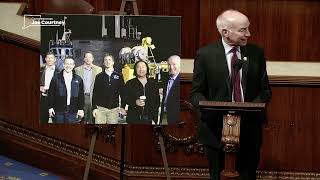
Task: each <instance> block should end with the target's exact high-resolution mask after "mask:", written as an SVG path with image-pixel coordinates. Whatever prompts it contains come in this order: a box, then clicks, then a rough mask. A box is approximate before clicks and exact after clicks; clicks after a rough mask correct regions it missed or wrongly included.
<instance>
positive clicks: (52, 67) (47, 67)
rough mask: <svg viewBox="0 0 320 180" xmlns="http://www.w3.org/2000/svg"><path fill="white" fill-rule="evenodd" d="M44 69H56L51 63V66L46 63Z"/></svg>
mask: <svg viewBox="0 0 320 180" xmlns="http://www.w3.org/2000/svg"><path fill="white" fill-rule="evenodd" d="M46 69H50V70H55V69H56V66H55V65H52V66H50V67H49V66H47V65H46Z"/></svg>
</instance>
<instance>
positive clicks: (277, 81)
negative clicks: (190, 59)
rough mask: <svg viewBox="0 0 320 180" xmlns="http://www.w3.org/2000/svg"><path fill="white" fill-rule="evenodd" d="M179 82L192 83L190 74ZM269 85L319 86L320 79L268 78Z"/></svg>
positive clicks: (302, 77) (304, 77) (183, 74)
mask: <svg viewBox="0 0 320 180" xmlns="http://www.w3.org/2000/svg"><path fill="white" fill-rule="evenodd" d="M180 81H181V82H192V73H182V74H181V79H180ZM269 81H270V84H271V85H298V86H319V85H320V77H308V76H270V75H269Z"/></svg>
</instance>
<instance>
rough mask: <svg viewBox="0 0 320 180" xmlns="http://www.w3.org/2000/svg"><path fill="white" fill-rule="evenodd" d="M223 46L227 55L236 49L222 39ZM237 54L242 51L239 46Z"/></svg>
mask: <svg viewBox="0 0 320 180" xmlns="http://www.w3.org/2000/svg"><path fill="white" fill-rule="evenodd" d="M222 45H223V47H224V53H225V54H226V55H227V54H229V53H230V51H231V49H232V48H233V47H234V46H230V45H229V44H227V43H226V42H225V41H224V40H223V38H222ZM237 52H240V49H239V46H238V47H237Z"/></svg>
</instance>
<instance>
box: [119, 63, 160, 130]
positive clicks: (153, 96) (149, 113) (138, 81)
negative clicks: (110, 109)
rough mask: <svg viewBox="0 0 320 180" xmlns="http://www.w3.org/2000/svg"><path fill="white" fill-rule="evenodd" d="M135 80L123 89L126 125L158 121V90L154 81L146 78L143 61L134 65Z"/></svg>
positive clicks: (146, 69) (147, 68) (147, 69)
mask: <svg viewBox="0 0 320 180" xmlns="http://www.w3.org/2000/svg"><path fill="white" fill-rule="evenodd" d="M134 75H135V76H136V77H135V78H133V79H131V80H129V81H128V82H127V83H126V85H125V88H124V101H125V103H126V104H127V105H128V114H127V123H129V124H130V123H132V124H151V123H152V121H154V122H157V120H158V109H159V105H160V96H159V88H158V85H157V82H156V80H154V79H151V78H148V75H149V67H148V64H147V63H146V62H145V61H138V62H136V63H135V65H134Z"/></svg>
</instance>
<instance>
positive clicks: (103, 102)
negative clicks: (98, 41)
mask: <svg viewBox="0 0 320 180" xmlns="http://www.w3.org/2000/svg"><path fill="white" fill-rule="evenodd" d="M103 65H104V71H102V72H101V73H99V74H98V75H97V76H96V79H95V83H94V88H93V95H92V106H93V113H92V114H93V116H94V117H95V120H96V121H95V123H96V124H117V123H118V120H119V113H123V114H125V110H124V109H123V108H120V105H119V98H120V96H121V92H122V90H123V87H124V80H123V76H122V74H121V73H120V72H117V71H115V69H114V58H113V56H112V55H110V54H105V56H104V59H103Z"/></svg>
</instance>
